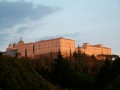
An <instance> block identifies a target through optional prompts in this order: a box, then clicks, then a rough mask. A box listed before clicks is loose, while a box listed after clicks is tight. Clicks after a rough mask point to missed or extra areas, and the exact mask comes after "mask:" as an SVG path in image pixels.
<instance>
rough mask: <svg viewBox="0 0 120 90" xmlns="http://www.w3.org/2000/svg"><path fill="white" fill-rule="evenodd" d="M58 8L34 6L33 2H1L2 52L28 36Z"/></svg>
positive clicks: (0, 47) (0, 43)
mask: <svg viewBox="0 0 120 90" xmlns="http://www.w3.org/2000/svg"><path fill="white" fill-rule="evenodd" d="M56 11H59V9H58V8H51V7H48V6H44V5H37V6H36V5H34V4H33V3H32V2H26V1H24V0H22V1H21V0H19V1H16V2H15V1H14V2H13V1H7V0H4V1H0V50H5V48H6V46H7V45H8V44H9V43H10V42H13V41H16V40H18V38H19V37H20V36H21V35H23V36H24V35H26V33H25V32H27V33H28V30H29V32H30V31H31V30H32V31H33V30H34V28H36V27H37V26H40V25H41V23H40V21H41V20H42V19H43V18H44V17H45V16H47V15H50V14H52V13H54V12H56Z"/></svg>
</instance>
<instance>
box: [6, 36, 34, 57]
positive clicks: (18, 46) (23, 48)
mask: <svg viewBox="0 0 120 90" xmlns="http://www.w3.org/2000/svg"><path fill="white" fill-rule="evenodd" d="M33 45H34V44H33V43H24V41H23V40H22V38H21V39H20V41H19V42H18V43H14V44H11V43H10V45H9V46H8V48H7V49H6V52H9V51H13V50H17V53H19V54H21V56H22V57H33V55H34V52H33Z"/></svg>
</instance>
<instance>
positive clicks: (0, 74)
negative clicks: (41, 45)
mask: <svg viewBox="0 0 120 90" xmlns="http://www.w3.org/2000/svg"><path fill="white" fill-rule="evenodd" d="M0 90H59V87H56V86H54V85H52V84H51V83H49V82H48V81H46V80H45V79H43V78H42V77H41V76H40V75H39V74H38V73H37V72H36V71H34V69H33V68H32V67H31V66H30V65H29V64H28V63H27V61H25V60H21V59H16V58H11V57H7V56H6V57H0Z"/></svg>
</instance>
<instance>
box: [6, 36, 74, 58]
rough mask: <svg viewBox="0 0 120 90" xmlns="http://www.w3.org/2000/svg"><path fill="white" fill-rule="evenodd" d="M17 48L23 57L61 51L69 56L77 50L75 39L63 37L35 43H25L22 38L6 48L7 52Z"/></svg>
mask: <svg viewBox="0 0 120 90" xmlns="http://www.w3.org/2000/svg"><path fill="white" fill-rule="evenodd" d="M12 50H17V52H18V53H20V54H21V56H22V57H34V56H40V55H49V54H50V53H52V54H53V55H57V54H58V52H59V51H61V53H62V55H63V56H64V57H67V56H69V55H70V53H71V54H72V53H73V52H74V51H75V40H71V39H66V38H63V37H60V38H56V39H50V40H41V41H38V42H35V43H24V41H23V40H22V38H21V39H20V41H19V42H18V44H11V43H10V45H9V46H8V48H7V49H6V52H8V51H12Z"/></svg>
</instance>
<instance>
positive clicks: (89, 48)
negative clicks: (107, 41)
mask: <svg viewBox="0 0 120 90" xmlns="http://www.w3.org/2000/svg"><path fill="white" fill-rule="evenodd" d="M77 49H78V48H77ZM79 49H80V51H81V53H85V54H87V55H90V56H91V55H94V56H97V55H111V48H107V47H104V46H103V45H102V44H98V45H90V44H89V43H84V44H83V46H82V47H80V48H79Z"/></svg>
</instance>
